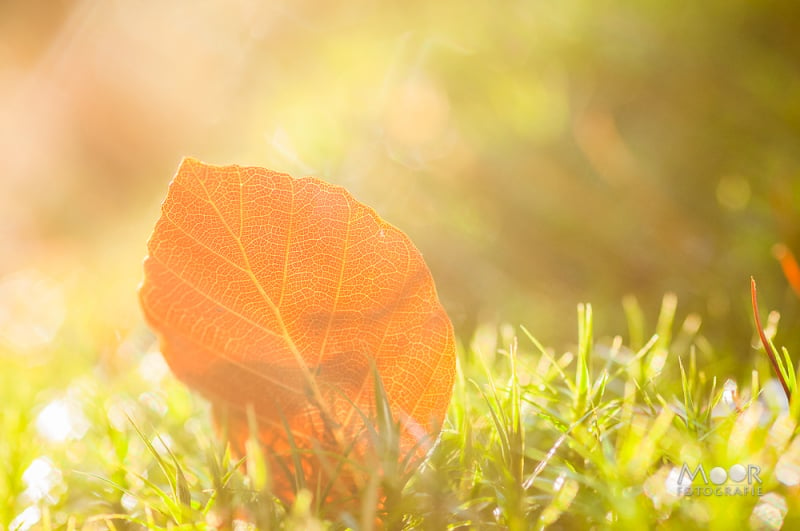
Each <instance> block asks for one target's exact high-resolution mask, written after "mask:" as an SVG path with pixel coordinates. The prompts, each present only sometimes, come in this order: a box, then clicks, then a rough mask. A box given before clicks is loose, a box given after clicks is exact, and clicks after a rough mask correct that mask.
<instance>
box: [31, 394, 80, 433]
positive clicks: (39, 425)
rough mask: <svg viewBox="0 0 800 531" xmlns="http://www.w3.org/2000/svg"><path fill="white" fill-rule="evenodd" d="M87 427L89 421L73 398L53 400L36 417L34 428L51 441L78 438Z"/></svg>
mask: <svg viewBox="0 0 800 531" xmlns="http://www.w3.org/2000/svg"><path fill="white" fill-rule="evenodd" d="M88 429H89V421H88V420H87V419H86V416H85V415H84V414H83V411H82V410H81V408H80V406H79V405H78V404H77V403H75V401H74V400H65V399H58V400H53V401H52V402H50V403H49V404H47V405H46V406H45V408H44V409H43V410H42V411H41V412H40V413H39V416H38V417H36V430H37V431H38V432H39V434H40V435H41V436H42V437H44V438H45V439H47V440H49V441H52V442H63V441H66V440H68V439H73V440H74V439H80V438H82V437H83V436H84V435H85V434H86V432H87V431H88Z"/></svg>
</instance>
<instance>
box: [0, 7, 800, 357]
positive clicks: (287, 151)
mask: <svg viewBox="0 0 800 531" xmlns="http://www.w3.org/2000/svg"><path fill="white" fill-rule="evenodd" d="M798 34H800V4H798V3H793V2H781V1H770V0H767V1H763V2H752V1H746V0H708V1H705V2H699V3H693V4H692V3H690V4H681V5H676V4H674V3H664V2H650V1H643V2H626V1H624V0H617V1H604V2H597V1H589V0H565V1H563V2H558V3H555V4H554V3H551V2H540V1H508V2H502V3H497V2H488V1H475V2H467V3H465V2H461V1H458V2H457V1H455V0H445V1H440V2H420V1H406V2H385V1H381V2H379V1H367V0H360V1H353V2H346V3H334V2H313V1H310V0H306V1H300V2H261V1H255V0H233V1H228V2H212V1H197V0H191V1H189V0H178V1H173V2H168V3H164V2H152V1H144V2H133V1H125V0H119V1H112V2H95V1H88V0H84V1H80V0H59V1H52V0H46V1H45V0H34V1H31V0H25V1H22V0H16V1H15V0H6V1H4V2H2V3H0V188H1V189H2V193H1V194H0V274H1V275H2V280H0V327H3V328H4V330H3V332H2V334H3V337H4V339H3V342H4V343H3V344H4V348H6V349H10V350H25V349H45V350H46V349H47V346H46V345H47V344H48V342H49V341H51V340H52V339H53V337H56V335H57V334H61V336H60V337H62V339H63V337H64V336H67V337H70V338H72V340H73V341H74V344H75V345H77V346H76V348H78V349H80V348H84V349H85V350H87V351H91V352H92V353H93V354H90V357H91V356H96V357H97V359H100V361H101V362H103V363H108V364H112V365H113V364H114V363H117V362H115V361H114V359H115V356H116V353H117V351H118V349H119V344H120V341H121V339H120V338H124V337H126V334H128V332H129V331H130V330H134V329H141V328H142V326H143V325H142V322H141V317H140V315H139V310H138V303H137V299H136V295H135V290H136V287H137V284H138V282H139V280H140V278H141V260H142V257H143V256H144V254H145V242H146V239H147V237H148V236H149V233H150V230H151V229H152V226H153V224H154V223H155V220H156V219H157V217H158V213H159V203H160V201H161V200H162V199H163V197H164V196H165V194H166V189H167V185H168V182H169V180H170V179H171V177H172V175H173V173H174V171H175V170H176V168H177V166H178V164H179V162H180V160H181V158H182V157H183V156H193V157H197V158H199V159H201V160H204V161H206V162H208V163H213V164H229V163H238V164H244V165H251V164H252V165H261V166H266V167H269V168H272V169H275V170H279V171H283V172H288V173H290V174H292V175H294V176H303V175H315V176H318V177H321V178H323V179H326V180H329V181H331V182H334V183H338V184H342V185H344V186H346V187H347V188H348V189H349V190H350V191H351V192H352V193H353V194H354V195H355V196H356V197H357V198H358V199H360V200H361V201H362V202H364V203H366V204H368V205H370V206H372V207H374V208H375V209H376V210H377V211H378V212H379V214H380V215H381V216H382V217H384V218H385V219H387V220H388V221H390V222H392V223H393V224H395V225H397V226H398V227H400V228H401V229H402V230H404V231H405V232H407V233H408V234H409V235H410V236H411V238H412V239H413V240H414V241H415V242H416V244H417V245H418V247H419V248H420V249H421V250H422V252H423V254H424V255H425V257H426V259H427V260H428V262H429V265H430V267H431V269H432V270H433V274H434V276H435V278H436V281H437V286H438V289H439V292H440V295H441V298H442V299H443V301H444V303H445V305H446V306H447V308H448V310H449V312H450V314H451V316H452V318H453V321H454V322H455V324H456V326H457V330H458V333H459V335H460V337H461V338H462V339H464V340H468V339H469V338H470V337H471V335H472V334H473V332H474V330H475V328H476V327H477V326H478V325H479V324H481V323H499V322H508V323H512V324H514V325H517V324H525V325H526V326H527V327H528V328H529V329H530V330H531V331H532V333H533V334H534V335H536V336H537V337H538V338H539V339H540V340H542V341H543V342H545V343H548V344H559V345H560V344H562V343H563V342H564V341H567V342H569V341H574V337H575V317H574V316H575V305H576V304H577V303H578V302H581V301H587V302H591V303H593V305H594V307H595V313H596V318H597V321H598V335H604V334H617V333H622V334H625V333H626V327H625V316H624V312H623V311H622V306H621V301H622V300H623V297H625V296H626V295H629V294H632V295H635V296H636V297H637V299H638V300H639V301H640V303H641V305H642V307H643V308H644V310H645V315H646V318H647V319H648V320H649V321H648V322H649V323H653V322H654V320H655V317H656V315H657V310H658V307H659V305H660V303H661V298H662V295H663V294H664V293H665V292H675V293H676V294H677V295H678V301H679V312H681V313H683V314H685V313H697V314H699V315H700V316H702V319H703V330H704V332H705V334H706V335H707V336H708V337H709V339H710V340H711V343H712V344H713V345H715V346H716V347H718V348H719V349H723V348H726V349H728V350H727V352H730V353H732V354H733V357H731V356H726V357H725V359H724V360H718V361H719V363H720V364H722V366H724V367H734V366H735V365H736V363H737V361H738V360H737V359H736V357H737V356H738V357H740V358H745V357H748V356H752V350H751V349H750V345H751V342H752V339H753V326H752V324H751V314H750V313H749V291H748V288H749V284H748V282H749V276H750V275H755V277H756V279H757V280H758V281H759V286H760V288H761V301H762V311H763V312H764V313H766V310H767V309H768V308H771V309H778V310H780V311H781V313H782V316H783V317H782V323H781V334H780V335H779V338H778V343H780V344H786V345H788V346H789V347H790V348H791V347H792V345H795V348H794V352H799V351H800V350H798V348H797V346H798V345H797V343H798V342H797V339H796V338H797V334H795V333H793V331H794V330H796V329H797V326H798V324H800V323H798V319H800V315H799V314H798V300H796V297H795V296H794V295H793V294H792V293H791V291H790V290H789V288H788V287H787V283H786V281H785V279H784V278H783V277H782V275H781V272H780V267H779V265H778V263H777V262H776V261H775V259H774V258H773V257H772V255H771V248H772V246H773V244H775V243H777V242H784V243H786V244H787V245H788V246H789V248H792V249H794V250H795V251H797V250H800V223H798V220H800V66H798V65H800V39H799V38H798V37H797V35H798ZM650 329H652V327H651V328H649V329H648V330H650ZM87 337H90V339H87ZM98 337H101V338H106V339H104V340H102V341H99V344H100V347H98V339H97V338H98ZM102 345H107V348H105V347H102ZM104 348H105V350H104ZM104 352H107V353H111V354H112V355H108V356H106V355H105V354H104ZM104 356H105V357H104Z"/></svg>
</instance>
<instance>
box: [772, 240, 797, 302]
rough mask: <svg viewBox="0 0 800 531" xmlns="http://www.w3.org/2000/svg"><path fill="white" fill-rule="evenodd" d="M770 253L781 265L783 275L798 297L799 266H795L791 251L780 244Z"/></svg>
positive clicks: (795, 261) (795, 262)
mask: <svg viewBox="0 0 800 531" xmlns="http://www.w3.org/2000/svg"><path fill="white" fill-rule="evenodd" d="M772 253H773V254H774V255H775V258H777V259H778V261H779V262H780V263H781V269H783V275H784V276H785V277H786V280H788V281H789V285H790V286H791V287H792V289H793V290H794V292H795V293H796V294H797V296H798V297H800V266H798V265H797V260H795V259H794V255H793V254H792V251H790V250H789V248H788V247H786V246H785V245H783V244H782V243H779V244H776V245H775V246H774V247H773V248H772Z"/></svg>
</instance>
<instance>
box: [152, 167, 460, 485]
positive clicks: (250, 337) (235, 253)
mask: <svg viewBox="0 0 800 531" xmlns="http://www.w3.org/2000/svg"><path fill="white" fill-rule="evenodd" d="M148 251H149V256H148V257H147V259H146V260H145V263H144V270H145V278H144V282H143V284H142V287H141V289H140V299H141V304H142V308H143V310H144V314H145V317H146V319H147V321H148V323H149V324H150V326H151V327H152V328H153V329H154V330H155V331H156V332H157V334H158V336H159V339H160V342H161V350H162V352H163V354H164V357H165V359H166V360H167V363H168V364H169V366H170V367H171V369H172V371H173V372H174V373H175V374H176V375H177V376H178V378H180V379H181V380H183V381H184V382H186V383H187V384H189V385H190V386H192V387H194V388H196V389H197V390H199V391H200V392H201V393H202V394H203V395H204V396H206V397H207V398H208V399H209V400H211V402H212V404H213V405H214V409H215V414H216V417H217V420H218V421H224V422H226V423H227V427H228V429H229V430H230V436H231V440H232V442H233V443H234V445H235V446H236V447H237V448H238V449H239V450H240V451H241V449H242V448H244V442H245V440H246V439H247V437H248V429H247V415H246V411H247V409H248V407H252V409H253V411H254V412H255V417H256V420H257V422H258V427H259V434H258V436H259V437H260V440H261V442H262V444H263V445H264V447H265V448H266V450H267V452H268V456H269V458H270V464H271V467H270V469H271V470H272V473H273V476H274V478H273V482H274V489H275V493H276V494H277V495H279V496H281V497H283V498H284V499H291V498H292V497H293V489H294V486H295V479H293V476H294V475H296V474H299V473H303V474H304V475H305V481H306V484H307V486H309V487H310V488H311V490H312V491H315V490H316V487H317V486H319V483H315V482H320V481H323V480H325V478H328V480H329V479H330V478H333V477H337V478H340V479H341V478H345V479H346V481H345V480H342V481H338V480H337V483H343V484H346V485H344V486H342V485H339V486H338V489H339V492H340V493H341V492H342V489H344V490H347V491H348V493H349V494H350V495H352V494H353V492H354V488H355V487H356V486H357V485H358V484H359V483H360V479H359V472H358V471H354V470H345V471H342V470H339V471H334V470H333V469H334V468H335V467H336V466H341V464H340V463H335V462H334V463H325V462H321V458H320V455H323V452H321V451H320V449H321V450H323V451H327V452H331V453H339V454H344V453H345V452H346V451H348V449H350V450H351V451H352V452H354V453H353V454H351V455H350V456H349V458H348V459H350V461H351V463H352V462H358V461H359V460H360V458H363V457H364V456H366V455H367V454H368V453H369V452H370V450H371V443H370V439H369V437H368V436H367V431H366V430H365V422H364V417H363V416H362V415H367V416H371V417H373V418H374V415H375V382H374V376H373V374H374V372H373V367H374V368H375V369H376V371H377V374H378V375H379V376H380V378H381V381H382V383H383V386H384V388H385V392H386V397H387V400H388V403H389V405H390V408H391V411H392V413H393V416H394V417H395V419H396V420H397V421H399V422H400V425H401V431H400V450H401V454H400V458H401V459H402V458H403V457H405V456H408V455H411V456H413V457H415V458H419V457H422V456H423V455H424V453H425V451H426V450H427V449H428V448H429V447H430V444H431V442H432V439H433V438H434V437H435V435H436V433H437V432H438V428H439V426H440V425H441V423H442V421H443V418H444V414H445V410H446V409H447V405H448V402H449V400H450V394H451V390H452V385H453V377H454V371H455V348H454V338H453V330H452V325H451V324H450V320H449V319H448V317H447V315H446V313H445V311H444V309H443V308H442V306H441V305H440V303H439V301H438V298H437V295H436V290H435V287H434V285H433V280H432V278H431V274H430V272H429V271H428V268H427V266H426V265H425V262H424V261H423V259H422V255H421V254H420V252H419V251H418V250H417V249H416V248H415V247H414V245H413V244H412V243H411V241H410V240H409V239H408V237H407V236H406V235H405V234H403V233H402V232H401V231H400V230H398V229H397V228H395V227H393V226H392V225H390V224H388V223H386V222H385V221H383V220H382V219H380V217H378V215H377V214H376V213H375V212H374V211H373V210H372V209H370V208H369V207H366V206H364V205H363V204H361V203H359V202H358V201H356V200H355V199H353V197H352V196H351V195H350V194H349V193H348V192H347V191H346V190H344V189H343V188H341V187H338V186H334V185H331V184H328V183H325V182H323V181H320V180H318V179H314V178H303V179H294V178H292V177H290V176H288V175H285V174H281V173H276V172H273V171H270V170H266V169H263V168H256V167H240V166H210V165H206V164H204V163H202V162H200V161H197V160H194V159H185V160H184V161H183V163H182V164H181V166H180V168H179V170H178V174H177V175H176V177H175V179H174V180H173V182H172V184H171V185H170V189H169V193H168V195H167V198H166V200H165V201H164V204H163V206H162V214H161V218H160V219H159V220H158V223H157V224H156V227H155V230H154V232H153V235H152V237H151V239H150V241H149V243H148ZM356 408H358V410H360V411H361V412H362V414H359V412H358V410H357V409H356ZM223 412H224V413H223ZM287 426H288V428H289V429H290V431H291V437H289V436H288V435H287V431H286V429H285V428H286V427H287ZM293 447H294V448H295V449H297V448H300V449H301V450H312V451H310V452H304V453H303V454H302V455H301V456H299V457H298V456H296V455H295V456H293V455H292V448H293ZM313 450H316V452H315V451H313ZM293 459H299V460H298V461H297V462H299V463H301V469H302V470H296V469H295V467H294V464H293V463H294V462H295V461H293ZM361 461H362V464H363V459H361ZM373 471H374V470H373ZM334 472H335V473H334ZM348 489H349V490H348Z"/></svg>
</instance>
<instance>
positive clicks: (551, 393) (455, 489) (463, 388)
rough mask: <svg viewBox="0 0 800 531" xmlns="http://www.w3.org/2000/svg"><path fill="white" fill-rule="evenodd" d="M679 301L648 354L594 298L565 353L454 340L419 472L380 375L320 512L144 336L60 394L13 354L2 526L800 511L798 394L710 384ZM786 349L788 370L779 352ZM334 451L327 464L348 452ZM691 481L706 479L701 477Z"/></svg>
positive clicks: (636, 518) (304, 523)
mask: <svg viewBox="0 0 800 531" xmlns="http://www.w3.org/2000/svg"><path fill="white" fill-rule="evenodd" d="M624 306H625V309H626V313H627V315H628V316H629V317H631V322H630V323H629V326H630V330H631V335H632V336H633V337H635V338H638V339H637V340H636V343H634V344H636V345H638V344H639V343H641V342H642V338H643V337H644V332H643V324H642V323H643V321H644V320H643V317H642V315H643V314H642V313H641V311H640V310H638V304H637V303H636V302H635V300H633V299H627V300H626V302H625V305H624ZM676 307H677V303H676V300H675V297H674V296H671V295H669V296H667V297H665V298H664V303H663V305H662V309H661V312H660V315H659V318H658V321H657V326H656V329H657V333H655V334H653V335H652V336H651V338H650V340H649V341H646V342H644V343H643V344H641V345H639V348H638V349H637V350H634V349H632V348H629V347H628V346H625V344H624V341H623V339H622V337H620V336H617V337H613V338H611V339H595V338H596V337H597V335H596V331H595V330H594V321H593V319H594V317H593V311H592V308H591V306H589V305H581V306H580V307H579V308H578V337H577V342H576V343H575V348H574V349H569V350H567V351H565V352H562V353H560V354H557V353H556V351H554V350H552V349H549V348H545V347H544V346H543V345H542V344H541V343H540V342H539V341H538V340H537V339H536V338H535V337H534V336H533V335H532V334H531V333H530V332H528V331H527V330H526V329H524V328H522V329H520V334H519V336H518V337H517V336H516V334H515V333H514V331H513V330H512V329H511V328H510V327H500V329H499V330H496V329H494V328H491V327H483V328H482V329H481V331H480V333H479V334H478V335H477V339H476V340H475V342H474V343H473V344H472V345H471V346H470V347H469V348H463V349H461V354H460V359H459V365H458V373H457V380H456V384H455V389H454V396H453V401H452V404H451V407H450V410H449V414H448V417H447V419H446V423H445V426H444V427H443V431H442V434H441V437H440V440H439V441H438V444H437V445H436V446H435V448H434V450H433V451H432V452H431V454H430V456H429V458H428V460H427V461H426V462H425V463H423V464H422V466H420V467H418V468H415V469H412V470H411V472H409V471H408V469H407V467H406V466H405V464H404V463H403V462H400V464H398V448H399V446H398V431H397V427H398V425H397V423H396V420H395V419H392V418H391V416H390V415H388V414H387V413H388V408H386V407H381V405H382V404H383V405H384V406H385V403H384V402H383V400H384V398H382V397H385V394H384V393H383V388H382V385H381V382H380V381H379V379H376V382H375V386H376V387H375V392H376V396H377V397H378V399H379V400H378V407H377V408H376V412H375V417H374V424H373V428H372V429H371V430H370V433H369V436H370V437H371V438H372V439H373V441H375V446H376V447H377V448H379V451H378V452H377V453H376V455H375V457H374V459H367V462H365V463H360V465H361V466H364V467H365V468H366V469H367V470H370V471H373V472H374V473H373V474H372V475H371V476H370V479H369V481H367V483H366V484H364V485H361V487H360V488H361V491H360V493H359V496H358V503H356V504H355V505H353V506H352V507H350V508H348V509H347V512H341V511H339V510H338V509H335V508H331V507H326V505H325V503H324V498H325V493H324V492H319V493H315V492H309V491H308V490H307V489H305V488H304V487H303V485H304V482H303V478H302V477H298V478H296V481H295V484H296V485H297V488H298V493H297V496H296V498H295V500H294V501H293V502H292V503H290V504H284V503H282V502H280V501H279V500H277V499H275V498H274V497H273V496H272V495H271V493H270V484H271V478H272V477H273V476H272V475H273V474H279V473H281V471H280V470H270V469H269V467H268V466H267V464H266V460H265V459H264V456H263V454H262V453H261V452H262V451H263V449H262V448H261V447H260V446H259V445H258V444H257V442H256V440H255V438H253V439H252V440H251V441H249V443H248V444H247V445H246V451H245V454H246V455H244V456H242V457H241V458H235V457H233V456H232V455H231V452H230V449H229V448H228V447H227V446H226V445H224V444H222V443H221V442H220V440H219V439H218V438H217V437H215V436H214V435H213V433H214V430H213V429H212V426H210V425H209V418H210V415H209V412H208V410H207V407H206V405H205V404H204V403H203V401H202V400H201V399H198V398H196V397H194V396H192V395H190V394H189V393H188V391H187V390H186V389H185V388H184V386H182V385H181V384H180V383H179V382H176V381H174V380H173V379H172V378H171V377H170V376H169V374H168V373H166V368H165V367H164V366H163V365H162V362H161V361H160V357H159V355H158V354H157V353H154V352H146V350H147V347H146V345H147V344H148V342H149V339H147V338H148V336H147V333H146V332H144V331H143V330H142V331H137V332H136V333H135V334H134V335H133V336H132V337H130V338H126V339H124V340H122V341H121V344H120V346H118V348H122V350H126V349H130V353H129V355H128V356H126V357H124V363H125V364H126V366H124V367H117V368H116V369H114V370H113V371H111V372H108V373H106V374H95V375H94V377H91V378H84V379H78V380H75V381H72V382H69V383H68V384H67V385H66V386H65V387H64V388H63V389H61V390H58V391H56V390H54V389H55V388H57V387H58V385H57V382H55V381H54V380H53V378H56V377H57V373H53V372H51V371H44V370H42V371H37V370H33V369H31V367H29V366H26V365H25V364H23V363H21V362H19V361H17V362H16V363H15V362H14V360H15V359H18V358H13V357H11V356H10V353H6V354H4V356H6V355H7V357H8V361H7V362H6V365H5V370H4V371H3V372H2V376H0V377H2V379H3V381H2V383H3V386H2V388H0V389H1V391H0V392H2V395H3V396H2V398H3V400H4V401H5V404H6V407H4V408H3V410H2V430H3V432H2V435H3V437H2V442H1V443H0V458H2V460H3V463H4V466H3V469H2V472H3V473H2V475H0V499H2V500H4V502H3V504H2V505H0V525H2V529H14V528H17V529H30V528H33V527H36V528H41V529H57V528H61V529H64V528H66V529H141V528H147V529H234V528H235V529H278V528H281V529H341V528H352V529H371V528H373V527H374V526H375V524H376V522H377V521H378V520H381V521H382V522H384V525H385V526H386V527H387V528H391V529H420V528H424V529H448V528H449V529H456V528H504V529H511V530H517V529H532V528H546V527H549V526H557V527H561V528H574V527H580V528H585V527H590V526H599V527H604V526H615V527H622V528H642V529H644V528H651V527H654V526H663V527H666V528H678V527H680V526H684V527H687V526H688V527H690V528H691V527H713V528H718V529H727V528H731V527H739V526H740V525H741V522H749V523H750V525H751V527H753V528H759V529H769V528H774V527H775V526H776V525H777V526H780V525H781V524H783V525H787V526H791V525H793V524H794V523H797V522H798V521H800V497H799V496H798V494H797V484H798V474H797V472H796V471H797V470H798V468H800V438H795V432H796V427H797V421H798V415H797V413H796V411H797V409H798V406H797V402H798V400H797V398H796V397H795V398H794V399H793V400H792V407H791V408H787V404H786V403H785V400H782V399H781V397H782V394H781V391H780V390H778V392H777V393H776V392H775V390H776V389H777V387H776V386H774V385H772V383H774V381H773V382H771V383H769V384H768V385H765V386H760V384H759V382H760V380H761V379H768V376H767V373H764V372H762V373H759V372H757V371H755V370H754V371H753V373H752V374H753V377H752V379H751V381H750V382H749V383H748V386H742V390H741V391H739V388H740V387H739V385H737V384H736V383H735V382H734V381H733V380H729V381H727V382H726V383H725V385H722V386H720V385H718V383H717V381H718V378H723V377H725V376H726V375H723V374H712V373H711V372H712V371H710V369H709V368H707V367H706V368H704V367H702V366H701V365H700V363H699V361H698V356H697V352H698V350H700V349H705V350H707V349H709V348H710V347H709V346H708V345H707V344H705V342H704V339H703V337H702V336H701V335H700V334H699V331H698V327H699V323H698V320H697V318H696V316H691V315H690V316H688V317H687V318H686V319H685V320H684V322H683V323H682V325H680V326H677V325H676V322H675V316H676V314H677V312H676ZM775 324H776V323H775V320H774V319H772V325H771V326H772V329H771V330H770V329H768V333H770V337H772V336H773V335H774V325H775ZM132 345H138V348H133V347H132ZM751 354H752V355H753V356H754V359H760V357H761V356H762V354H760V353H757V352H752V353H751ZM715 355H717V356H720V355H722V354H715ZM57 359H58V358H53V359H52V360H53V362H54V363H55V362H56V361H55V360H57ZM782 361H783V362H784V369H788V368H790V367H791V364H790V362H789V359H788V357H786V358H784V359H783V360H782ZM87 363H88V361H87ZM762 366H763V365H762ZM98 370H100V369H98ZM23 375H25V377H24V378H23ZM98 376H99V377H98ZM21 382H26V384H25V385H22V384H21ZM52 404H57V407H61V408H62V410H59V411H61V412H62V413H64V414H65V415H67V421H66V425H67V427H66V428H64V429H63V430H62V431H61V432H59V433H55V434H54V433H49V432H48V428H47V426H43V425H42V420H41V419H42V418H44V419H45V420H47V419H50V422H52V421H53V420H52V419H53V418H55V417H48V413H47V411H48V409H47V408H52V407H56V406H53V405H52ZM80 419H83V420H80ZM253 423H254V421H253ZM50 428H51V431H52V426H50ZM254 428H255V426H253V431H255V430H254ZM299 451H300V450H299V449H298V452H299ZM326 458H327V459H329V462H330V463H331V464H332V466H334V467H336V466H337V459H339V460H340V461H339V462H342V460H346V459H347V456H338V457H337V456H326ZM684 464H685V465H686V466H687V467H688V469H689V470H690V471H696V469H697V467H698V465H702V466H703V467H704V471H705V472H706V473H709V471H710V470H711V469H712V468H713V467H722V468H723V469H724V470H730V467H731V466H733V465H736V464H741V465H743V466H751V465H752V466H755V467H758V478H759V480H761V481H762V482H763V483H759V484H758V485H757V486H759V487H761V489H762V491H763V492H762V494H763V495H762V496H752V495H741V494H739V495H724V494H723V495H710V496H706V495H702V493H701V494H700V495H692V496H686V495H683V496H681V495H679V494H678V492H677V489H678V487H679V486H681V485H682V486H687V485H688V484H687V483H681V485H679V484H678V478H677V475H678V474H679V473H680V471H681V468H682V466H683V465H684ZM692 486H694V487H698V486H704V485H703V484H702V483H701V477H699V476H698V477H695V480H694V483H693V485H692ZM712 486H713V485H712ZM724 486H736V484H731V483H726V484H725V485H724ZM739 486H744V484H739Z"/></svg>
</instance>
